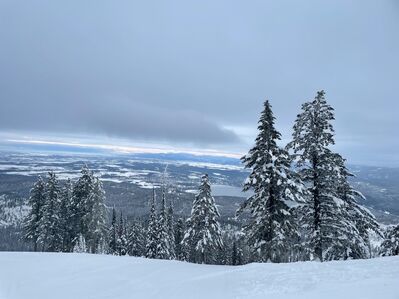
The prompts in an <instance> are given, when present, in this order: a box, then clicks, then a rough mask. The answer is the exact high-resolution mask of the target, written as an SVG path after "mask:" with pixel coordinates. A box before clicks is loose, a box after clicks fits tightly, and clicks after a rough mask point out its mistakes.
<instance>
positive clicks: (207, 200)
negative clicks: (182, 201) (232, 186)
mask: <svg viewBox="0 0 399 299" xmlns="http://www.w3.org/2000/svg"><path fill="white" fill-rule="evenodd" d="M219 217H220V215H219V211H218V209H217V207H216V204H215V199H214V198H213V197H212V195H211V186H210V184H209V179H208V175H207V174H205V175H203V176H202V178H201V185H200V187H199V192H198V194H197V195H196V196H195V199H194V202H193V207H192V210H191V216H190V218H188V219H187V230H186V232H185V235H184V239H183V243H184V244H186V245H187V247H188V248H190V253H189V260H190V261H191V262H195V263H201V264H211V263H214V262H215V260H216V257H215V255H214V253H215V251H217V250H218V249H220V248H221V247H222V246H223V242H222V237H221V229H220V224H219V220H218V218H219Z"/></svg>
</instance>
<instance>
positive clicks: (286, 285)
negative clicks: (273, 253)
mask: <svg viewBox="0 0 399 299" xmlns="http://www.w3.org/2000/svg"><path fill="white" fill-rule="evenodd" d="M0 298H1V299H54V298H57V299H89V298H93V299H94V298H95V299H105V298H106V299H122V298H123V299H125V298H126V299H127V298H138V299H146V298H162V299H167V298H172V299H179V298H185V299H186V298H187V299H188V298H207V299H210V298H218V299H220V298H229V299H231V298H246V299H248V298H262V299H264V298H273V299H279V298H304V299H305V298H306V299H313V298H314V299H324V298H327V299H328V298H334V299H336V298H339V299H345V298H350V299H356V298H361V299H367V298H384V299H390V298H392V299H398V298H399V257H385V258H377V259H370V260H356V261H345V262H341V261H339V262H338V261H337V262H326V263H317V262H299V263H291V264H250V265H245V266H236V267H233V266H211V265H196V264H189V263H184V262H178V261H164V260H149V259H144V258H134V257H127V256H126V257H117V256H107V255H90V254H61V253H17V252H15V253H11V252H1V253H0Z"/></svg>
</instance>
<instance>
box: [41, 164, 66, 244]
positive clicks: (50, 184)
mask: <svg viewBox="0 0 399 299" xmlns="http://www.w3.org/2000/svg"><path fill="white" fill-rule="evenodd" d="M59 209H60V188H59V183H58V179H57V177H56V175H55V173H54V172H52V171H50V172H49V173H48V179H47V182H46V185H45V202H44V206H43V217H42V221H41V222H40V227H39V229H40V232H41V240H42V242H43V245H44V248H45V250H47V251H60V250H61V247H62V231H61V228H60V219H59Z"/></svg>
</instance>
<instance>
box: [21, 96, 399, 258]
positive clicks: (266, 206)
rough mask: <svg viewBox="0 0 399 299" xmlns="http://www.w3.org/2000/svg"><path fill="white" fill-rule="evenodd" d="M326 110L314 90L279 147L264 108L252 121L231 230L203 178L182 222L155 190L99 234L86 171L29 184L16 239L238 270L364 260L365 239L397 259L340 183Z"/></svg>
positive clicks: (100, 198) (394, 233)
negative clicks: (134, 213)
mask: <svg viewBox="0 0 399 299" xmlns="http://www.w3.org/2000/svg"><path fill="white" fill-rule="evenodd" d="M333 120H334V109H333V108H332V107H331V106H330V105H329V104H328V103H327V101H326V99H325V93H324V91H319V92H318V93H317V95H316V97H315V98H314V99H313V100H311V101H308V102H306V103H304V104H303V105H302V108H301V111H300V113H299V114H298V116H297V118H296V120H295V123H294V126H293V133H292V140H291V141H290V142H289V143H288V144H287V145H286V146H282V145H281V144H280V143H281V134H280V132H278V130H277V129H276V128H275V117H274V114H273V112H272V106H271V105H270V102H269V101H266V102H265V103H264V109H263V111H262V113H261V116H260V119H259V122H258V135H257V137H256V140H255V145H254V146H253V147H252V148H251V149H250V150H249V152H248V154H247V155H245V156H244V157H242V159H241V160H242V163H243V164H244V166H245V168H247V169H249V170H250V173H249V176H248V178H247V179H246V181H245V183H244V187H243V190H244V191H248V190H251V191H252V195H251V196H249V197H248V198H247V199H246V200H245V201H244V202H243V203H242V205H241V206H240V208H239V209H238V211H237V218H236V219H233V220H232V222H231V223H229V224H226V225H224V226H223V227H222V226H221V224H220V214H219V211H218V208H217V205H216V203H215V200H214V198H213V197H212V194H211V185H210V182H209V178H208V176H207V175H203V176H202V178H201V183H200V186H199V188H198V192H197V194H196V196H195V199H194V201H193V206H192V210H191V215H190V217H189V218H188V219H185V218H184V217H182V216H179V217H177V215H175V214H174V211H173V205H172V201H169V203H168V202H167V198H166V197H167V192H166V186H165V185H162V188H161V190H160V191H161V195H160V197H161V199H160V202H159V203H158V201H157V192H156V190H155V189H154V190H153V195H152V198H151V201H150V210H149V215H148V218H146V219H135V220H134V221H128V220H127V219H126V218H124V217H123V215H122V214H120V216H119V219H118V217H117V215H116V211H115V209H112V217H111V221H110V224H109V225H107V222H108V221H107V217H106V214H107V213H106V209H105V204H104V200H105V193H104V190H103V188H102V185H101V182H100V180H99V179H98V178H97V177H95V176H94V175H93V173H92V172H91V171H90V170H89V169H88V168H87V167H84V168H83V169H82V173H81V177H80V178H79V179H78V180H77V182H76V183H75V184H72V183H71V182H70V181H67V182H66V183H65V185H64V186H62V187H60V184H59V182H58V180H57V178H56V175H55V174H54V173H52V172H50V173H49V176H48V178H47V181H46V182H44V181H43V179H41V178H39V180H38V181H37V182H36V183H35V185H34V187H33V188H32V191H31V196H30V199H29V203H30V205H31V207H32V209H31V212H30V214H29V215H28V217H27V219H26V225H25V228H26V229H25V230H26V234H25V237H26V239H27V240H29V241H31V242H32V243H33V245H34V250H46V251H76V252H90V253H108V254H114V255H132V256H145V257H147V258H157V259H177V260H183V261H189V262H195V263H206V264H231V265H239V264H244V263H247V262H252V261H259V262H276V263H279V262H295V261H306V260H318V261H329V260H346V259H364V258H370V257H372V256H373V255H375V252H373V248H372V246H371V243H370V233H374V234H376V235H379V236H381V237H384V238H385V241H384V242H383V243H382V245H381V248H380V249H379V252H378V254H380V255H398V254H399V235H398V232H399V225H398V226H397V227H394V228H392V229H389V230H388V231H387V232H386V234H385V235H383V233H382V230H381V228H380V226H379V224H378V222H377V221H376V219H375V217H374V216H373V215H372V214H371V213H370V212H369V211H368V210H367V209H366V208H365V207H363V206H362V205H361V204H360V203H359V201H361V200H364V196H363V195H362V194H361V193H360V192H358V191H356V190H355V189H354V188H353V187H352V186H351V185H350V183H349V178H350V177H351V176H353V175H352V174H351V173H350V172H349V170H348V169H347V167H346V165H345V163H346V161H345V159H344V158H343V157H342V156H341V155H340V154H339V153H336V152H334V151H333V149H332V146H333V145H334V143H335V140H334V134H335V133H334V128H333V125H332V121H333Z"/></svg>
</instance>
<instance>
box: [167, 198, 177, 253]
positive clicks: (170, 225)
mask: <svg viewBox="0 0 399 299" xmlns="http://www.w3.org/2000/svg"><path fill="white" fill-rule="evenodd" d="M168 235H169V252H170V258H171V259H175V258H176V252H175V250H176V248H175V247H176V245H175V219H174V211H173V202H172V201H170V202H169V207H168Z"/></svg>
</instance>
